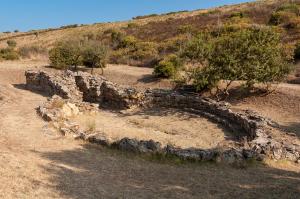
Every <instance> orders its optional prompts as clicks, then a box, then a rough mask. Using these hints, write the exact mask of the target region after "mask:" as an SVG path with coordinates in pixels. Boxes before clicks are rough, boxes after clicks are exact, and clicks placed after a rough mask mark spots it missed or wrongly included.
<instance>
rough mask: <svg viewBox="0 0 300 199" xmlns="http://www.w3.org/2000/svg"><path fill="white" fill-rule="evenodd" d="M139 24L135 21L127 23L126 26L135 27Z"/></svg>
mask: <svg viewBox="0 0 300 199" xmlns="http://www.w3.org/2000/svg"><path fill="white" fill-rule="evenodd" d="M137 27H139V25H138V24H137V23H132V22H131V23H128V25H127V28H137Z"/></svg>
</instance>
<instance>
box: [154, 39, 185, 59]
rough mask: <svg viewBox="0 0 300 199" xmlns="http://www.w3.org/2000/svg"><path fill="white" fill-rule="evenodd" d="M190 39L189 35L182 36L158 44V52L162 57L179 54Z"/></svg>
mask: <svg viewBox="0 0 300 199" xmlns="http://www.w3.org/2000/svg"><path fill="white" fill-rule="evenodd" d="M189 37H190V35H188V34H180V35H178V36H176V37H173V38H170V39H167V40H165V41H162V42H160V43H159V44H158V51H159V53H160V54H162V55H165V54H172V53H177V52H179V51H180V50H181V49H182V48H183V46H184V45H185V44H186V43H187V42H188V39H189Z"/></svg>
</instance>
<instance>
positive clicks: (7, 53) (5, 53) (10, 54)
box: [0, 48, 19, 60]
mask: <svg viewBox="0 0 300 199" xmlns="http://www.w3.org/2000/svg"><path fill="white" fill-rule="evenodd" d="M1 59H4V60H18V59H19V54H18V53H17V52H16V51H15V50H14V49H13V48H3V49H0V60H1Z"/></svg>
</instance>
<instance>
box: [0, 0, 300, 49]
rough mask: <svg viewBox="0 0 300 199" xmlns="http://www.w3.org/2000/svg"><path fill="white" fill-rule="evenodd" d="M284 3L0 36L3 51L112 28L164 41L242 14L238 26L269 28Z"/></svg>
mask: <svg viewBox="0 0 300 199" xmlns="http://www.w3.org/2000/svg"><path fill="white" fill-rule="evenodd" d="M285 2H288V1H287V0H280V1H257V2H252V3H244V4H238V5H233V6H222V7H218V8H213V9H208V10H196V11H191V12H186V11H183V12H177V13H168V14H164V15H149V16H140V17H136V18H135V19H133V20H131V21H125V22H115V23H99V24H93V25H83V26H78V27H75V28H72V26H71V27H70V28H68V27H62V28H58V29H47V30H36V31H31V32H25V33H22V32H17V33H0V46H1V47H4V46H5V42H6V41H7V40H8V39H14V40H16V41H17V43H18V46H19V47H20V46H23V45H29V44H30V45H32V44H41V45H43V46H45V47H51V45H52V44H53V42H55V41H57V40H59V39H62V38H64V37H70V36H72V35H78V34H87V33H93V34H101V33H102V32H104V31H105V30H107V29H111V28H115V29H123V30H124V31H125V32H126V33H127V34H129V35H133V36H135V37H137V38H138V39H141V40H146V41H164V40H167V39H171V38H173V37H176V36H178V35H180V33H181V31H180V29H181V28H184V26H190V27H192V28H193V29H195V30H203V29H213V28H215V27H217V26H218V25H220V24H224V23H228V22H230V21H232V20H233V19H232V18H237V17H234V15H238V14H239V13H242V14H243V18H244V22H242V20H241V21H239V23H251V24H268V22H269V20H270V18H271V15H272V13H273V12H274V11H275V10H276V9H277V8H278V7H279V6H280V5H281V4H283V3H285ZM294 2H300V1H294ZM246 19H247V20H246ZM286 31H287V32H286V34H285V37H286V38H287V39H288V40H289V41H295V40H297V39H300V37H299V36H300V34H299V32H300V30H299V28H298V27H297V28H295V29H292V30H291V29H288V30H286ZM36 32H39V36H38V37H36V35H35V33H36Z"/></svg>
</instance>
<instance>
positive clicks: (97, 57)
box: [81, 41, 108, 74]
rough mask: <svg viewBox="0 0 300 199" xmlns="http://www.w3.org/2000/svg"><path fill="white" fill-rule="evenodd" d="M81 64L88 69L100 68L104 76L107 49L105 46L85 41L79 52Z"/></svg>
mask: <svg viewBox="0 0 300 199" xmlns="http://www.w3.org/2000/svg"><path fill="white" fill-rule="evenodd" d="M81 55H82V63H83V65H84V66H86V67H88V68H92V73H93V71H94V68H101V71H102V74H104V70H103V69H104V68H105V67H106V64H107V58H108V49H107V47H106V46H104V45H102V44H101V43H98V42H96V41H87V42H85V43H84V44H83V48H82V51H81Z"/></svg>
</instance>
